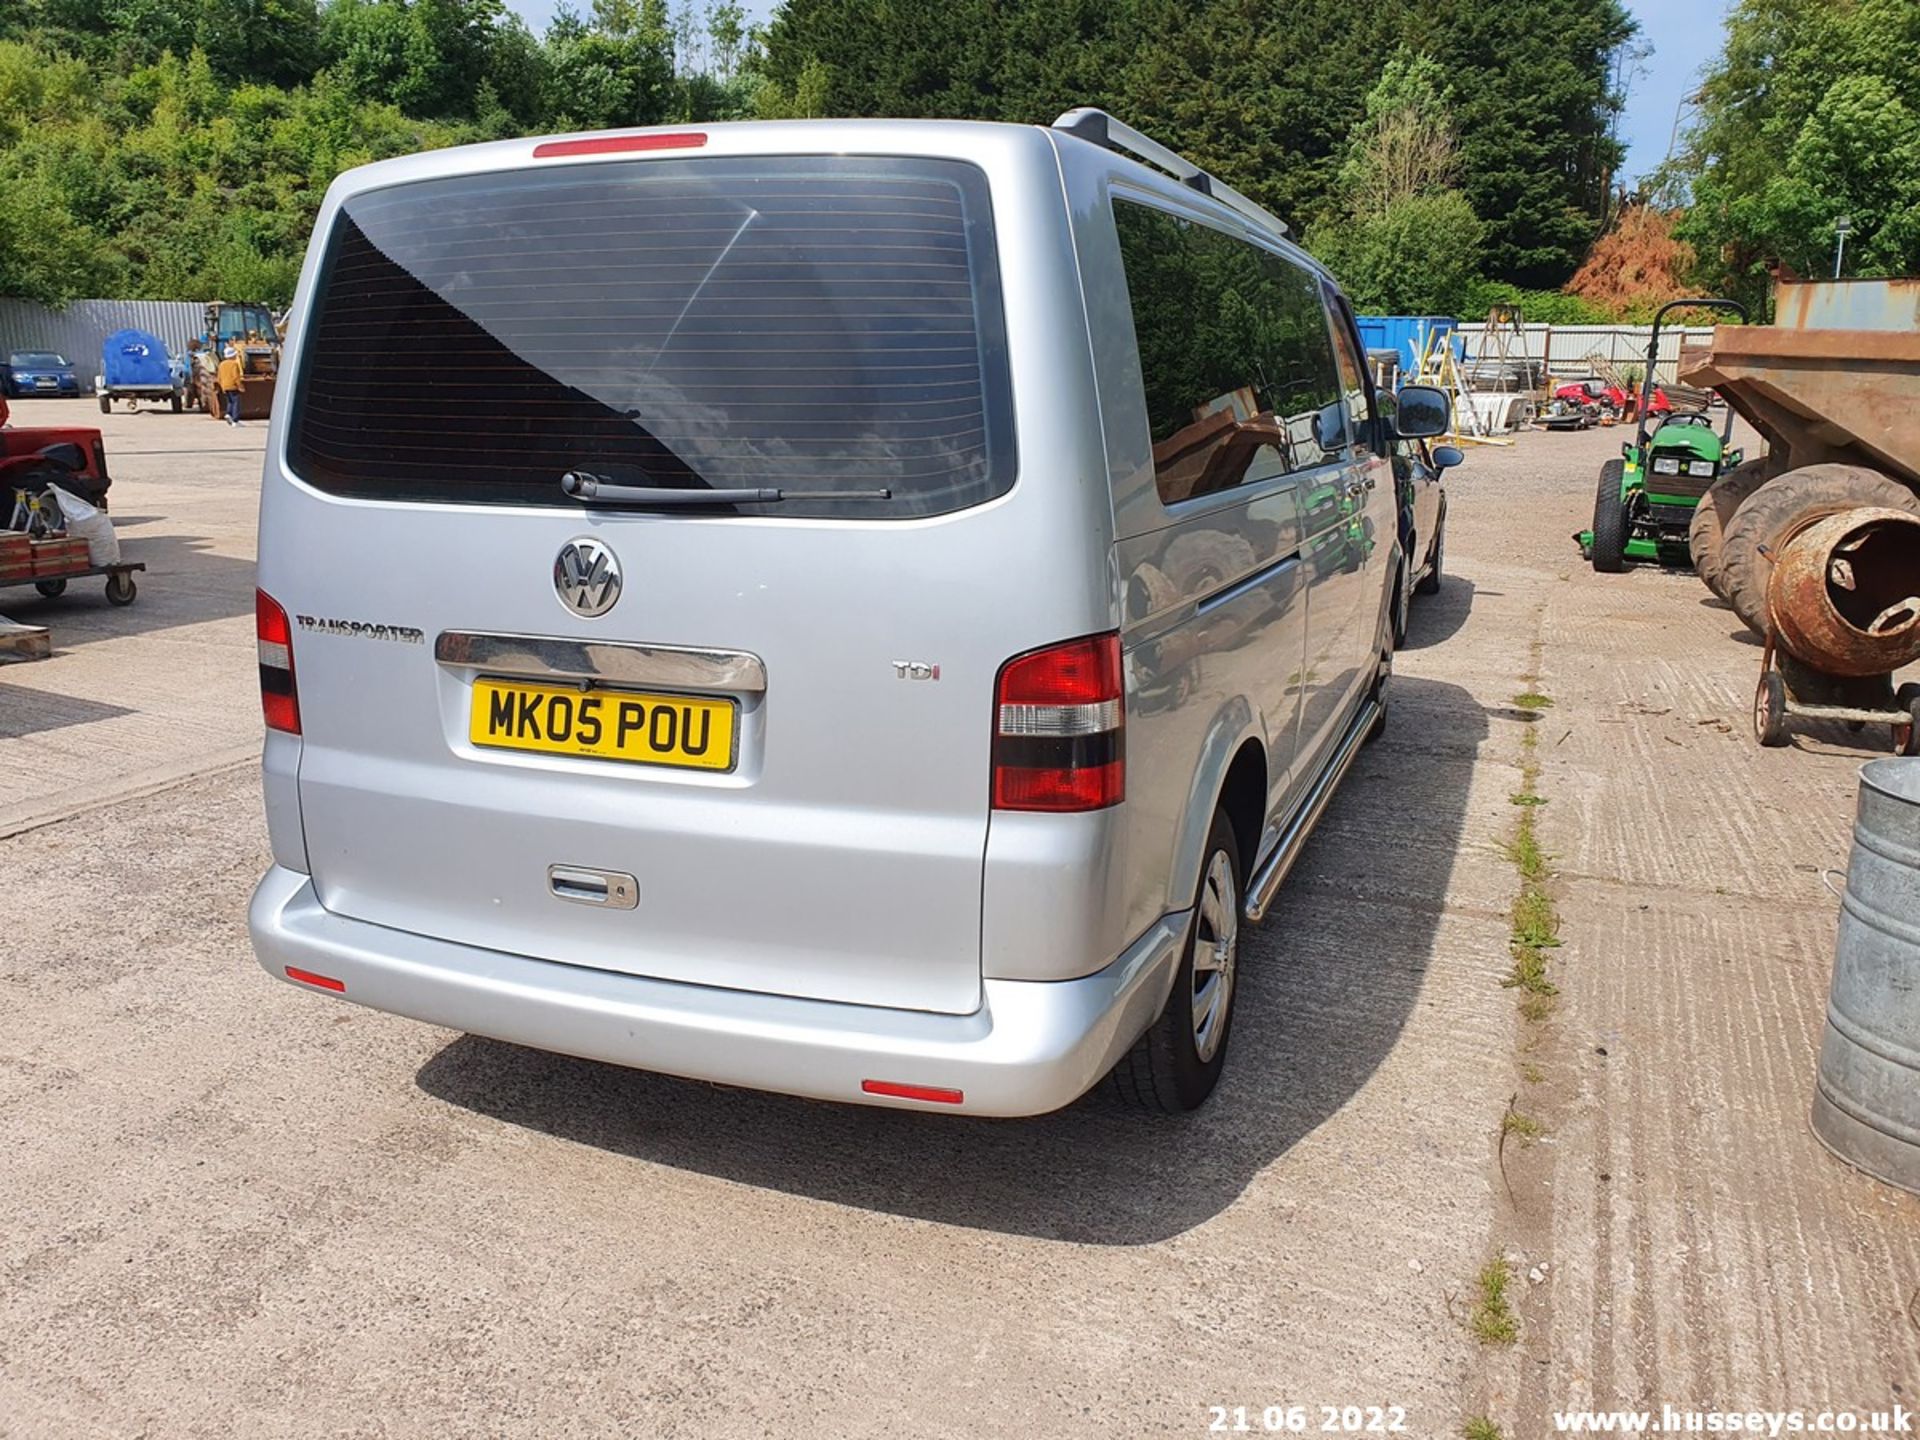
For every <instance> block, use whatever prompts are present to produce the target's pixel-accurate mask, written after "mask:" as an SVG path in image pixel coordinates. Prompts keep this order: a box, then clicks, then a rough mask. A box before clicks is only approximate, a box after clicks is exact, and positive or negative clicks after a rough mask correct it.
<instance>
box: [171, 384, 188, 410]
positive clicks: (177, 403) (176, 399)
mask: <svg viewBox="0 0 1920 1440" xmlns="http://www.w3.org/2000/svg"><path fill="white" fill-rule="evenodd" d="M185 408H186V405H185V403H184V402H183V401H182V400H181V399H180V392H179V391H178V390H176V391H174V392H173V413H174V414H176V415H178V414H179V413H180V412H181V411H182V410H184V409H185Z"/></svg>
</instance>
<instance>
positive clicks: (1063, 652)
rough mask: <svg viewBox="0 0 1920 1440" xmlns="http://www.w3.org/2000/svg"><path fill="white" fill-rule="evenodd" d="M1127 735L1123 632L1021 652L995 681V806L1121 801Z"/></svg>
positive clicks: (1066, 806)
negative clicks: (1122, 649)
mask: <svg viewBox="0 0 1920 1440" xmlns="http://www.w3.org/2000/svg"><path fill="white" fill-rule="evenodd" d="M1126 734H1127V706H1126V697H1125V681H1124V679H1123V676H1122V670H1121V663H1120V637H1119V636H1118V635H1117V634H1112V633H1109V634H1105V635H1089V636H1086V637H1084V638H1082V639H1079V640H1068V641H1066V642H1065V643H1064V644H1060V645H1049V646H1047V647H1046V648H1045V649H1044V650H1033V651H1029V652H1028V653H1027V654H1025V655H1016V656H1015V657H1014V658H1013V659H1011V660H1009V661H1008V662H1007V663H1006V664H1005V665H1002V666H1001V667H1000V678H999V681H998V682H997V683H996V684H995V686H994V735H993V805H994V808H995V809H996V810H1048V811H1078V810H1102V809H1105V808H1106V807H1107V806H1109V805H1117V804H1119V803H1120V802H1121V801H1122V800H1124V799H1125V798H1126V794H1127V752H1126Z"/></svg>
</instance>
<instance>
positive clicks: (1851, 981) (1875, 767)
mask: <svg viewBox="0 0 1920 1440" xmlns="http://www.w3.org/2000/svg"><path fill="white" fill-rule="evenodd" d="M1813 1133H1814V1134H1815V1135H1816V1136H1818V1137H1819V1138H1820V1141H1821V1143H1823V1144H1824V1145H1825V1146H1826V1147H1827V1148H1828V1149H1829V1150H1831V1151H1833V1153H1834V1154H1836V1155H1838V1156H1839V1157H1840V1158H1841V1159H1842V1160H1845V1161H1847V1162H1848V1163H1849V1164H1851V1165H1855V1166H1858V1167H1859V1168H1860V1169H1862V1170H1864V1171H1866V1172H1867V1173H1868V1174H1869V1175H1875V1176H1878V1177H1879V1178H1880V1179H1882V1180H1885V1181H1887V1182H1889V1183H1890V1184H1894V1185H1898V1186H1900V1187H1901V1188H1902V1189H1903V1190H1913V1191H1920V758H1916V759H1905V760H1900V759H1884V760H1871V761H1868V762H1867V764H1865V765H1864V766H1862V767H1861V769H1860V806H1859V811H1858V813H1857V816H1856V818H1855V821H1854V827H1853V854H1852V856H1851V857H1850V858H1849V859H1848V861H1847V888H1846V893H1845V894H1844V895H1842V896H1841V900H1840V936H1839V940H1838V943H1837V945H1836V947H1835V951H1834V959H1833V988H1832V990H1831V991H1830V992H1829V995H1828V999H1827V1030H1826V1036H1825V1038H1824V1039H1823V1040H1822V1041H1821V1045H1820V1074H1819V1082H1818V1085H1817V1087H1816V1088H1815V1090H1814V1096H1813Z"/></svg>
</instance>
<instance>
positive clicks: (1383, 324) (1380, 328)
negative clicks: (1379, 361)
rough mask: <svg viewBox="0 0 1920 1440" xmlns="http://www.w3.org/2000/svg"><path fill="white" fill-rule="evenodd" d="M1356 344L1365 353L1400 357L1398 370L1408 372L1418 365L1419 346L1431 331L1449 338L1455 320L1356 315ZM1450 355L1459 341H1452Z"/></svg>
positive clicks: (1458, 351) (1445, 317) (1447, 316)
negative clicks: (1372, 352) (1358, 339)
mask: <svg viewBox="0 0 1920 1440" xmlns="http://www.w3.org/2000/svg"><path fill="white" fill-rule="evenodd" d="M1353 318H1354V323H1355V324H1357V325H1358V326H1359V327H1360V343H1361V344H1362V345H1364V346H1366V347H1367V349H1369V350H1392V351H1394V352H1395V353H1396V354H1398V355H1399V357H1400V368H1401V370H1403V371H1411V370H1412V369H1413V368H1414V367H1415V366H1416V365H1418V364H1419V363H1420V347H1421V346H1422V345H1423V344H1425V343H1427V341H1428V339H1429V337H1430V336H1431V335H1433V333H1434V332H1435V331H1439V332H1440V333H1442V334H1446V335H1452V334H1453V331H1454V329H1455V327H1457V326H1458V325H1459V323H1460V322H1459V321H1458V320H1456V319H1454V318H1453V316H1451V315H1356V316H1354V317H1353ZM1453 344H1454V353H1455V354H1456V355H1457V354H1459V353H1460V341H1459V338H1458V337H1457V336H1456V337H1455V339H1454V342H1453Z"/></svg>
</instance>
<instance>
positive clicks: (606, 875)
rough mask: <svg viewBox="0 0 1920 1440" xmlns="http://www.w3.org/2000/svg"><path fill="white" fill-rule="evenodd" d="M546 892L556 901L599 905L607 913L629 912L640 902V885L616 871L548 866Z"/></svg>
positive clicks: (576, 866) (572, 866) (571, 866)
mask: <svg viewBox="0 0 1920 1440" xmlns="http://www.w3.org/2000/svg"><path fill="white" fill-rule="evenodd" d="M547 889H548V890H550V891H551V892H552V893H553V895H554V898H555V899H558V900H570V901H572V902H573V903H574V904H575V905H598V906H600V907H602V908H603V909H607V910H631V909H633V908H634V907H635V906H636V905H638V904H639V903H640V882H639V881H637V880H635V879H634V878H633V876H631V875H626V874H622V873H621V872H620V871H618V870H590V869H587V868H586V867H585V866H579V865H549V866H548V867H547Z"/></svg>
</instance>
